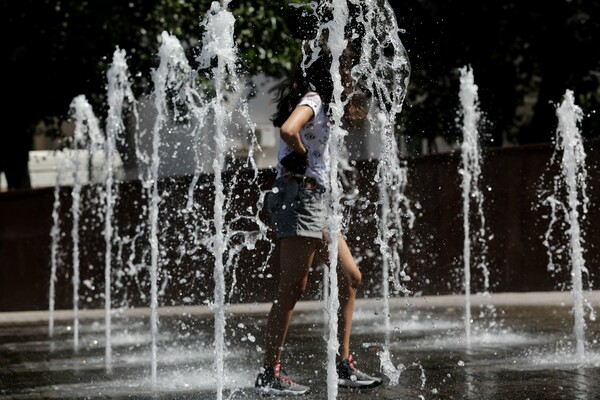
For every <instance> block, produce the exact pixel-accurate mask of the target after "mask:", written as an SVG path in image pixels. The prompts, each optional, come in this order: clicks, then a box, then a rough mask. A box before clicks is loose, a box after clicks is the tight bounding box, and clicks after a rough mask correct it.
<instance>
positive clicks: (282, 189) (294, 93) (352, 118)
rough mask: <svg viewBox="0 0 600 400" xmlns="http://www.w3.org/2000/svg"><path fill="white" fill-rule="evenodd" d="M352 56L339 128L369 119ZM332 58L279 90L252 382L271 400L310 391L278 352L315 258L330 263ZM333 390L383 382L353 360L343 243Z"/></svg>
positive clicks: (353, 268)
mask: <svg viewBox="0 0 600 400" xmlns="http://www.w3.org/2000/svg"><path fill="white" fill-rule="evenodd" d="M353 54H354V53H353V52H351V51H349V50H348V51H346V52H344V56H343V57H342V63H341V72H342V81H343V84H344V93H343V95H342V100H346V99H349V102H348V104H347V106H346V107H345V110H344V119H343V120H344V123H345V124H348V125H357V124H360V123H361V122H364V121H365V120H366V111H365V110H366V101H365V96H364V94H362V93H361V92H360V91H358V90H355V89H354V88H355V85H354V84H353V82H352V79H351V75H350V68H351V65H352V58H353V56H352V55H353ZM330 67H331V54H330V52H329V51H326V49H325V50H323V49H321V51H320V55H319V57H318V59H317V60H316V61H315V62H314V63H313V64H311V65H310V66H308V67H305V68H304V71H303V69H302V68H301V67H300V66H299V67H298V68H297V70H296V73H295V74H294V76H293V78H292V79H291V80H290V81H289V83H288V84H286V85H284V87H283V90H282V91H281V92H280V94H279V97H278V105H277V112H276V113H275V115H274V118H273V124H274V125H275V126H277V127H280V136H281V140H280V145H279V152H278V160H279V163H278V165H277V179H276V182H275V185H274V187H273V189H272V192H271V193H269V199H268V208H269V213H270V216H271V224H272V227H273V230H274V231H275V234H276V235H277V238H278V239H279V240H280V245H281V254H280V268H281V270H280V281H279V287H278V290H277V294H276V299H275V301H274V302H273V305H272V307H271V311H270V313H269V318H268V322H267V327H266V350H265V357H264V364H263V368H262V369H261V372H260V373H259V374H258V376H257V378H256V382H255V387H256V389H257V391H259V392H261V393H262V394H270V395H301V394H304V393H306V392H307V391H308V390H309V387H308V386H304V385H301V384H298V383H296V382H294V381H292V380H290V379H288V378H286V377H284V376H283V375H282V374H283V373H284V372H283V370H282V368H281V352H282V348H283V345H284V343H285V339H286V335H287V332H288V327H289V325H290V320H291V317H292V313H293V310H294V306H295V305H296V302H297V301H298V300H299V299H300V297H301V295H302V293H303V292H304V290H305V288H306V285H307V281H308V275H309V269H310V267H311V265H312V264H313V260H314V259H315V257H320V258H321V259H322V260H323V261H325V262H327V261H328V243H329V241H328V240H327V235H326V233H325V232H326V223H327V222H326V221H327V209H326V204H325V194H326V192H327V186H328V185H329V183H328V180H329V154H328V139H329V131H330V115H329V112H328V111H329V110H328V106H329V103H330V101H331V98H332V92H333V82H332V78H331V75H330ZM338 252H339V253H338V254H339V255H338V276H339V302H340V308H339V311H338V340H339V343H340V347H339V350H338V361H337V373H338V383H339V385H340V386H344V387H363V388H364V387H374V386H377V385H379V384H381V382H382V380H381V379H380V378H378V377H373V376H370V375H367V374H366V373H364V372H361V371H360V370H358V369H357V368H356V363H355V361H354V360H353V359H352V355H351V353H350V329H351V326H352V314H353V311H354V303H355V298H356V289H357V286H358V285H359V284H360V282H361V273H360V271H359V269H358V267H357V265H356V263H355V261H354V259H353V257H352V254H351V253H350V249H349V248H348V245H347V244H346V241H345V240H344V238H343V237H342V235H340V236H339V242H338Z"/></svg>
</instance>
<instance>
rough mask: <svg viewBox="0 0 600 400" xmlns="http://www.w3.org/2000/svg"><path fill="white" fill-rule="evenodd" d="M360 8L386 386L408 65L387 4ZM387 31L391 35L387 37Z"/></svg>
mask: <svg viewBox="0 0 600 400" xmlns="http://www.w3.org/2000/svg"><path fill="white" fill-rule="evenodd" d="M353 4H354V5H356V6H360V7H362V9H361V13H360V14H359V17H358V18H357V22H358V23H359V24H360V25H361V26H362V29H364V34H363V37H362V41H361V59H360V62H359V65H357V66H356V67H355V68H354V69H353V71H352V72H353V76H356V77H357V78H359V80H360V81H361V82H362V83H363V84H364V86H365V87H366V88H367V90H369V91H370V92H371V93H372V97H373V103H372V108H373V109H372V111H371V112H370V114H369V126H370V131H369V134H370V135H374V136H376V137H378V138H379V149H380V154H379V161H378V165H377V174H376V176H375V180H376V181H377V185H378V188H379V207H380V214H381V215H379V214H376V216H377V217H376V218H377V224H378V229H377V239H376V243H377V244H378V246H379V248H380V250H381V255H382V297H383V315H384V323H385V328H386V336H385V343H384V345H383V349H382V350H381V351H380V353H379V357H380V363H381V367H382V370H383V372H384V373H385V374H386V376H387V377H388V378H389V379H390V385H392V386H394V385H397V384H398V382H399V379H400V373H401V372H402V371H403V370H404V368H405V367H404V365H401V364H400V365H398V366H395V365H394V364H393V361H392V355H391V354H390V352H389V345H390V332H391V331H392V327H391V321H390V317H391V316H390V304H389V300H390V295H391V294H390V282H392V283H393V287H394V290H393V291H394V292H395V293H402V294H405V295H407V294H409V293H410V291H409V290H408V289H407V288H406V287H404V285H403V283H402V282H403V281H408V280H409V279H410V278H409V276H408V275H407V274H406V272H405V271H404V266H403V264H402V260H401V258H400V253H401V251H402V248H403V237H402V236H403V231H404V226H405V225H407V226H408V228H409V229H410V228H412V226H413V223H414V219H415V216H414V214H413V212H412V211H411V208H410V201H409V199H408V198H407V197H406V195H405V187H406V184H407V182H408V178H407V172H408V171H407V167H406V165H405V163H403V162H402V161H401V160H400V158H399V151H398V143H397V140H396V136H395V133H396V132H395V127H396V120H397V118H398V116H399V114H400V113H401V111H402V104H403V102H404V97H405V95H406V90H407V87H408V82H409V79H410V63H409V60H408V55H407V53H406V49H405V48H404V46H403V45H402V42H401V40H400V37H399V35H398V32H399V29H398V24H397V22H396V17H395V14H394V10H393V9H392V8H391V7H390V5H389V3H388V2H387V1H384V2H376V1H369V2H366V3H364V4H363V5H362V6H361V2H358V1H355V2H353ZM390 32H391V33H392V34H390Z"/></svg>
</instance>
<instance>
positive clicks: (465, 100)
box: [459, 67, 490, 347]
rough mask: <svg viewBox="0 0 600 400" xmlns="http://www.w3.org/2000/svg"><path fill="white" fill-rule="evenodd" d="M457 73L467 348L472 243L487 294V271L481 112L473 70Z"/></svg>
mask: <svg viewBox="0 0 600 400" xmlns="http://www.w3.org/2000/svg"><path fill="white" fill-rule="evenodd" d="M459 72H460V93H459V98H460V104H461V108H462V110H461V112H462V125H461V129H462V133H463V142H462V144H461V167H460V174H461V175H462V183H461V187H462V196H463V231H464V245H463V270H464V278H463V279H464V290H465V317H464V318H465V336H466V344H467V346H469V347H470V346H471V329H472V327H471V325H472V322H473V321H472V316H471V264H472V260H473V257H472V250H473V242H475V243H476V244H477V245H478V248H479V249H480V255H479V259H480V261H479V263H478V267H479V268H480V269H481V270H482V273H483V279H484V282H483V285H484V294H489V287H490V286H489V270H488V269H487V261H486V252H487V246H486V240H485V231H486V229H485V216H484V214H483V193H482V191H481V190H480V189H479V179H480V176H481V150H480V146H479V132H478V128H477V124H478V123H479V120H480V117H481V113H480V111H479V104H478V103H479V100H478V96H477V85H475V80H474V77H473V70H472V69H471V68H470V67H463V68H461V69H460V70H459ZM472 202H474V203H475V207H476V212H477V220H478V225H479V229H478V231H476V232H471V223H470V216H471V203H472Z"/></svg>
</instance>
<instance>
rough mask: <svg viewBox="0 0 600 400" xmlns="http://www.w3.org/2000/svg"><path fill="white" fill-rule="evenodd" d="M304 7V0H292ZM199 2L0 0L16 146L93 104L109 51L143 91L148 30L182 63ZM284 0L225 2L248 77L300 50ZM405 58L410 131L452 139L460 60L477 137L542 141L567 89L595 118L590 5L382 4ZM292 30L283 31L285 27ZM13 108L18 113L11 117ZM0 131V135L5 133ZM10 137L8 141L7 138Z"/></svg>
mask: <svg viewBox="0 0 600 400" xmlns="http://www.w3.org/2000/svg"><path fill="white" fill-rule="evenodd" d="M298 1H302V2H305V3H309V1H307V0H306V1H304V0H297V2H298ZM210 3H211V1H210V0H197V1H189V0H143V1H142V0H128V1H122V0H95V1H94V0H77V1H74V0H53V1H51V0H19V1H12V0H3V1H2V3H1V10H0V11H1V12H2V15H3V18H4V20H5V24H4V25H5V30H6V32H7V35H6V38H7V40H5V47H6V48H5V51H4V52H3V55H2V57H3V65H4V66H5V71H7V72H6V74H7V75H6V76H7V77H8V78H7V79H6V86H5V91H4V96H3V100H2V102H3V110H4V111H3V112H4V113H5V115H6V116H7V118H5V121H6V122H7V125H8V132H10V133H9V135H10V136H11V137H13V138H19V140H17V139H15V141H14V143H15V144H16V143H17V142H18V143H19V144H18V146H17V147H19V146H20V147H19V149H20V151H23V149H25V151H26V149H28V147H29V146H30V138H31V129H30V128H31V127H32V126H33V125H34V124H35V123H37V122H38V121H39V120H40V119H44V118H45V119H49V118H53V117H59V118H64V117H65V116H66V113H67V112H68V105H69V104H70V101H71V99H72V98H74V97H75V96H77V95H79V94H86V96H87V97H88V98H89V99H90V100H91V102H92V104H93V105H94V108H95V109H96V110H97V112H98V113H99V114H100V115H102V113H103V112H104V111H105V110H103V109H102V108H103V107H105V102H104V96H105V93H104V91H105V84H106V78H105V74H106V71H107V69H108V66H109V63H110V62H111V55H112V53H113V52H114V50H115V48H116V47H119V48H121V49H125V50H126V52H127V54H128V63H129V66H130V70H131V71H132V73H133V74H134V81H135V84H136V90H137V91H138V92H144V91H149V90H151V88H150V85H149V79H150V78H149V77H150V71H151V69H152V68H154V67H155V66H156V64H157V59H156V53H157V50H158V47H159V45H160V43H159V38H160V33H161V32H162V31H164V30H166V31H169V32H170V33H172V34H174V35H176V36H177V37H178V38H179V39H180V40H181V42H182V44H183V45H184V47H185V48H186V49H187V51H188V52H189V58H190V60H193V59H194V55H195V54H196V53H195V52H196V51H197V50H198V43H199V40H200V39H201V37H202V31H201V26H200V22H201V20H202V19H203V18H204V16H205V14H206V12H207V11H208V9H209V7H210ZM288 3H289V1H287V0H273V1H268V0H234V1H232V2H231V3H230V4H229V8H230V10H232V12H233V13H234V15H235V17H236V41H237V45H238V47H239V50H240V60H241V61H240V65H241V66H242V68H243V69H244V71H245V73H246V74H248V75H252V74H256V73H259V72H261V73H264V74H266V75H269V76H276V77H281V76H284V75H285V74H286V73H287V72H288V71H289V70H290V69H291V68H292V65H293V64H294V63H295V62H296V60H297V59H298V57H299V56H300V50H299V49H300V42H299V40H298V39H297V37H294V35H296V36H297V32H295V33H294V31H293V28H295V26H294V24H295V23H296V22H297V21H294V20H293V18H292V19H291V22H292V23H291V24H290V23H289V22H290V18H291V17H290V16H291V11H293V10H291V8H290V7H289V5H288ZM390 3H391V4H392V6H393V7H394V9H395V11H396V14H397V17H398V22H399V26H400V27H401V28H404V29H405V31H406V32H405V33H404V34H402V35H401V38H402V40H403V42H404V44H405V47H406V48H407V50H408V52H409V55H410V58H411V64H412V77H411V86H410V90H409V93H408V97H407V101H406V106H405V108H404V111H403V115H402V118H403V121H402V124H401V126H402V130H403V132H404V133H406V134H407V135H408V136H410V137H413V138H420V137H428V138H433V137H435V136H437V135H441V136H445V137H447V138H449V139H450V140H452V139H453V138H454V137H455V136H456V135H457V132H458V130H457V127H456V121H455V119H456V112H457V103H458V100H457V99H458V94H457V91H458V77H457V70H458V68H460V67H462V66H464V65H471V66H472V67H473V70H474V74H475V80H476V83H477V84H478V86H479V89H480V92H479V93H480V100H481V109H482V111H483V112H484V113H485V114H486V117H487V121H488V125H487V127H486V132H487V134H488V144H500V143H501V138H502V137H503V136H504V137H507V138H509V139H510V140H512V141H514V142H520V143H531V142H541V141H548V140H550V137H551V135H552V133H553V130H554V126H555V116H554V105H553V104H552V103H558V102H559V101H560V100H561V96H562V94H563V93H564V92H565V91H566V89H571V90H573V91H574V92H575V94H576V96H577V100H578V102H579V104H580V105H581V106H582V108H583V109H584V111H585V112H586V113H588V114H589V115H588V117H587V118H586V119H584V134H585V135H586V136H588V137H591V136H598V131H599V129H600V122H599V118H600V116H598V115H597V114H595V111H596V110H597V109H598V106H599V104H600V91H599V89H598V87H599V82H600V53H599V52H598V51H597V38H598V37H600V3H599V2H591V1H586V0H571V1H552V2H547V3H544V5H543V6H541V5H539V4H538V3H535V2H517V1H515V0H513V1H499V0H492V1H475V0H449V1H443V2H440V1H433V0H409V1H404V2H390ZM291 28H292V29H291ZM17 115H18V116H19V117H18V118H17V117H15V116H17ZM5 137H6V135H5ZM9 143H10V142H9Z"/></svg>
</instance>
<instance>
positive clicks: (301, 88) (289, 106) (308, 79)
mask: <svg viewBox="0 0 600 400" xmlns="http://www.w3.org/2000/svg"><path fill="white" fill-rule="evenodd" d="M308 60H310V57H309V58H308ZM330 69H331V52H330V51H328V49H327V48H326V47H321V48H320V54H319V55H318V58H317V59H316V60H315V61H313V62H312V64H309V65H308V66H304V67H303V64H302V62H300V63H299V64H298V65H297V66H296V69H295V70H294V71H293V73H292V75H291V77H290V78H288V79H286V80H285V81H284V82H283V83H282V84H281V85H280V88H279V94H278V96H277V98H276V101H277V111H276V112H275V114H274V115H273V117H272V118H271V121H273V125H275V126H277V127H281V125H283V123H284V122H285V121H286V120H287V119H288V117H289V116H290V114H291V113H292V111H294V108H295V107H296V105H297V104H298V102H299V101H300V99H301V98H302V96H304V95H305V94H306V93H308V92H317V93H319V96H320V97H321V100H322V102H323V104H324V105H325V106H328V105H329V103H330V102H331V96H332V93H333V81H332V80H331V71H330Z"/></svg>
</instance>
